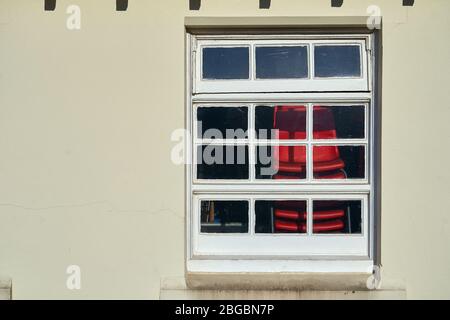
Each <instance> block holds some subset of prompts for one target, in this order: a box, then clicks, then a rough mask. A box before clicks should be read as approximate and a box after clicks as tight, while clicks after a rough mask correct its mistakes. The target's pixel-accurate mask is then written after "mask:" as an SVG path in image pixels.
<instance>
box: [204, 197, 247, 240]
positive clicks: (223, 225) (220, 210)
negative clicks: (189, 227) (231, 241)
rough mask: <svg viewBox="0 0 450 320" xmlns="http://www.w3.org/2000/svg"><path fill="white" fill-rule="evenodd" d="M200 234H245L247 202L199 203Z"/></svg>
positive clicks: (215, 201) (220, 201)
mask: <svg viewBox="0 0 450 320" xmlns="http://www.w3.org/2000/svg"><path fill="white" fill-rule="evenodd" d="M200 222H201V227H200V232H203V233H247V232H248V201H235V200H233V201H228V200H227V201H222V200H214V201H201V213H200Z"/></svg>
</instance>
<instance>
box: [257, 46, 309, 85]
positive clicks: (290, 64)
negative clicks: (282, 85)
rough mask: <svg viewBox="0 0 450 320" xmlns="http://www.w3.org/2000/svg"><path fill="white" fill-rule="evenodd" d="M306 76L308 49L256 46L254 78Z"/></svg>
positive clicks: (302, 47) (303, 47) (301, 47)
mask: <svg viewBox="0 0 450 320" xmlns="http://www.w3.org/2000/svg"><path fill="white" fill-rule="evenodd" d="M307 77H308V50H307V48H306V47H305V46H298V47H257V48H256V78H258V79H291V78H307Z"/></svg>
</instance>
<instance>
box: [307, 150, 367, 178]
mask: <svg viewBox="0 0 450 320" xmlns="http://www.w3.org/2000/svg"><path fill="white" fill-rule="evenodd" d="M364 169H365V147H364V146H314V147H313V171H314V178H315V179H364V171H365V170H364Z"/></svg>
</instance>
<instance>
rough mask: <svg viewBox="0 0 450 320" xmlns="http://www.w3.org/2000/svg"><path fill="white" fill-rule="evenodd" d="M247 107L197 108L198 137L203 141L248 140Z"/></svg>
mask: <svg viewBox="0 0 450 320" xmlns="http://www.w3.org/2000/svg"><path fill="white" fill-rule="evenodd" d="M247 110H248V108H247V107H199V108H197V135H198V137H199V138H203V139H245V138H247V127H248V114H247Z"/></svg>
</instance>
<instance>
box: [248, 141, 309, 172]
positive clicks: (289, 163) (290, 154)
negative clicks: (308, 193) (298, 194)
mask: <svg viewBox="0 0 450 320" xmlns="http://www.w3.org/2000/svg"><path fill="white" fill-rule="evenodd" d="M256 152H257V154H256V179H274V180H301V179H305V178H306V146H258V147H257V148H256Z"/></svg>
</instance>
